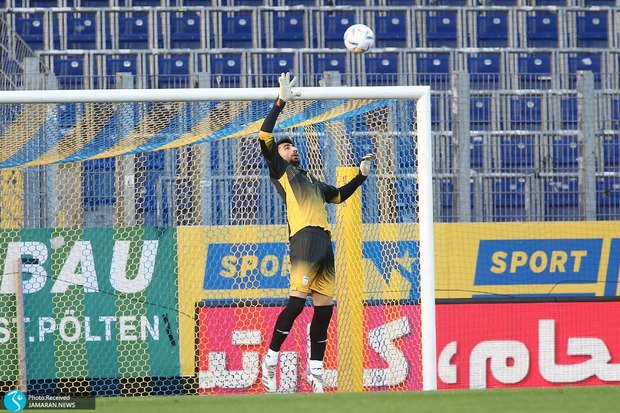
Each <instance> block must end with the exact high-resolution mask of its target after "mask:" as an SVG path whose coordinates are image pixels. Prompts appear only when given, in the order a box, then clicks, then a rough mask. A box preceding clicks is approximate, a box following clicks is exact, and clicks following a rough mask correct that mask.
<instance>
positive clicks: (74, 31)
mask: <svg viewBox="0 0 620 413" xmlns="http://www.w3.org/2000/svg"><path fill="white" fill-rule="evenodd" d="M97 26H98V25H97V21H96V17H95V16H94V15H93V16H88V17H84V16H80V17H76V16H71V15H69V16H67V47H68V48H69V49H86V50H90V49H94V48H96V46H97V33H98V27H97Z"/></svg>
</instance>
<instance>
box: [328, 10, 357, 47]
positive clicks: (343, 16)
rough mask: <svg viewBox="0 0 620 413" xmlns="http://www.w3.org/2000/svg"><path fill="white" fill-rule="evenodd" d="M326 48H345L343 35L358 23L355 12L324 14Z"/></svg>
mask: <svg viewBox="0 0 620 413" xmlns="http://www.w3.org/2000/svg"><path fill="white" fill-rule="evenodd" d="M323 16H324V18H323V25H324V33H323V35H324V38H325V47H327V48H330V49H339V48H342V47H343V43H342V35H343V34H344V32H345V31H346V30H347V28H348V27H349V26H351V25H352V24H354V23H355V22H356V17H355V12H353V11H333V12H332V11H330V12H326V13H324V14H323Z"/></svg>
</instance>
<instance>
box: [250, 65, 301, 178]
mask: <svg viewBox="0 0 620 413" xmlns="http://www.w3.org/2000/svg"><path fill="white" fill-rule="evenodd" d="M278 81H279V83H280V89H279V92H278V98H277V99H276V101H275V103H274V104H273V106H272V108H271V111H270V112H269V114H268V115H267V117H266V118H265V120H264V121H263V124H262V126H261V128H260V133H259V139H260V147H261V152H262V154H263V156H264V157H265V159H266V160H267V164H268V165H269V172H270V174H271V176H272V177H274V178H276V179H278V178H280V177H281V176H282V174H284V170H285V169H286V166H287V162H285V160H284V159H283V158H282V157H281V156H280V154H279V153H278V152H279V151H278V147H279V146H280V144H284V143H289V144H291V145H292V144H293V141H292V140H291V139H288V138H284V139H281V140H280V141H279V142H278V143H276V142H275V141H274V139H273V128H274V127H275V125H276V121H277V120H278V116H279V115H280V112H282V109H284V105H286V102H287V101H289V100H292V99H294V98H296V97H298V96H299V93H295V92H293V90H292V88H293V87H295V85H296V84H297V78H293V80H291V78H290V73H286V74H285V73H282V74H281V75H280V78H279V79H278ZM297 162H299V157H298V155H297Z"/></svg>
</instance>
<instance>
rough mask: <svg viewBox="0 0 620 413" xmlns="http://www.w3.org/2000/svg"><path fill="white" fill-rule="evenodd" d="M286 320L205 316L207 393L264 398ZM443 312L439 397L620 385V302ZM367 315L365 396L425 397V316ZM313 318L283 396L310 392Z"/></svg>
mask: <svg viewBox="0 0 620 413" xmlns="http://www.w3.org/2000/svg"><path fill="white" fill-rule="evenodd" d="M281 310H282V307H241V308H233V307H201V308H199V311H198V341H197V358H198V369H199V383H200V389H201V391H202V392H203V393H257V392H262V391H263V389H262V385H261V384H260V374H259V371H260V360H261V358H262V356H263V355H264V354H265V353H266V351H267V346H268V343H269V339H270V337H271V328H272V327H273V325H274V323H275V320H276V318H277V316H278V314H279V313H280V311H281ZM390 310H392V309H390ZM436 311H437V376H438V380H437V384H438V388H439V389H469V388H472V389H481V388H498V387H551V386H566V385H572V386H575V385H579V386H588V385H604V384H620V302H570V303H506V304H498V303H482V304H440V305H437V307H436ZM364 312H365V314H364V325H365V328H364V330H365V331H364V333H363V343H364V344H363V347H364V348H363V352H362V354H363V365H364V390H366V391H372V390H419V389H421V383H420V381H421V370H420V369H421V366H420V363H419V360H420V348H421V346H420V332H419V310H418V307H417V306H413V305H408V306H400V307H396V308H394V309H393V311H386V308H385V307H383V306H368V307H365V309H364ZM386 314H389V316H388V315H386ZM311 317H312V309H311V308H306V309H305V310H304V311H303V313H302V314H301V315H300V316H299V318H298V319H297V321H296V323H295V326H294V327H293V330H292V331H291V332H290V334H289V337H288V339H287V341H286V342H285V344H284V346H283V348H282V351H281V353H280V360H281V362H280V365H279V370H278V373H277V374H278V382H279V391H281V392H308V391H310V388H309V386H308V385H307V384H306V383H305V381H304V380H303V378H304V373H305V369H306V366H307V360H306V359H307V357H308V338H307V337H308V326H309V324H310V321H311ZM223 320H225V322H223ZM336 325H337V315H336V314H335V315H334V319H333V321H332V325H331V326H330V335H329V341H328V348H327V353H326V358H325V368H326V373H325V381H326V384H327V391H335V390H336V389H337V386H338V384H337V383H338V372H337V371H336V365H337V348H338V345H337V342H336V331H337V329H336ZM283 361H284V362H283ZM345 374H346V373H345Z"/></svg>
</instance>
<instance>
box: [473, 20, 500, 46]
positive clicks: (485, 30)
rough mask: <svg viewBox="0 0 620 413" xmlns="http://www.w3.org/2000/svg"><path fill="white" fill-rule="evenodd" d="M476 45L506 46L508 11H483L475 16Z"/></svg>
mask: <svg viewBox="0 0 620 413" xmlns="http://www.w3.org/2000/svg"><path fill="white" fill-rule="evenodd" d="M476 24H477V28H478V29H477V34H476V42H477V47H506V46H508V12H484V13H480V14H478V15H477V16H476Z"/></svg>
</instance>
